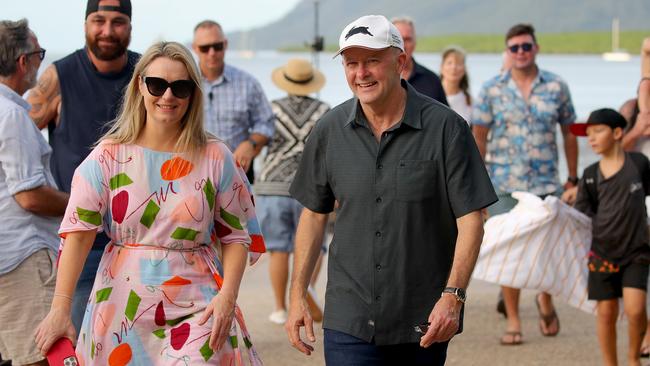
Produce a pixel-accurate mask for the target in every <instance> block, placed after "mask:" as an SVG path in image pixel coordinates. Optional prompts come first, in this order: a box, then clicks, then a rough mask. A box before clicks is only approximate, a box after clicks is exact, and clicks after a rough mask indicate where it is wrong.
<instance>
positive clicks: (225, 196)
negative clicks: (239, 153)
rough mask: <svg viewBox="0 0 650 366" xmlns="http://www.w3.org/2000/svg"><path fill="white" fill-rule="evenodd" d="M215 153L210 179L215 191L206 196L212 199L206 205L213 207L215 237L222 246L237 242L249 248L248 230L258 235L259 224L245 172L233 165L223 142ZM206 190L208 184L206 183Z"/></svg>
mask: <svg viewBox="0 0 650 366" xmlns="http://www.w3.org/2000/svg"><path fill="white" fill-rule="evenodd" d="M216 154H217V157H216V158H215V160H216V161H218V162H219V165H220V167H219V169H217V172H216V175H215V177H214V180H213V181H216V182H215V183H216V192H215V194H209V195H208V196H213V197H215V200H214V202H212V203H211V202H209V201H208V204H209V205H210V206H213V207H211V208H213V209H214V220H215V225H216V235H217V238H219V241H220V242H221V243H222V244H224V245H228V244H232V243H240V244H244V245H245V246H246V247H249V246H250V244H251V236H250V234H251V233H249V231H253V232H255V233H257V234H259V225H258V224H257V217H256V216H255V207H254V206H253V197H252V195H251V193H250V192H251V190H250V185H249V183H248V179H247V178H246V173H244V171H243V170H242V168H241V167H239V166H238V165H236V164H235V161H234V159H233V157H232V153H231V152H230V150H228V149H227V148H226V147H225V146H224V145H221V144H220V145H219V147H218V148H217V152H216ZM210 183H211V182H210ZM209 189H211V186H210V187H207V186H206V190H209ZM255 228H257V229H258V230H255Z"/></svg>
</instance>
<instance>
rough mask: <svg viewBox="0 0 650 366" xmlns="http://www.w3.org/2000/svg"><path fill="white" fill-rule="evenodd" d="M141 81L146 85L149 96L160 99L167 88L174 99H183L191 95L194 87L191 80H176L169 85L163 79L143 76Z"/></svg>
mask: <svg viewBox="0 0 650 366" xmlns="http://www.w3.org/2000/svg"><path fill="white" fill-rule="evenodd" d="M142 80H143V81H144V83H145V84H146V85H147V90H148V91H149V94H151V95H153V96H155V97H162V96H163V94H165V92H166V91H167V88H170V89H171V90H172V94H174V96H175V97H176V98H181V99H185V98H187V97H189V96H190V95H192V92H193V91H194V86H195V84H194V82H193V81H192V80H176V81H172V82H171V83H170V82H168V81H167V80H165V79H162V78H156V77H152V76H143V77H142Z"/></svg>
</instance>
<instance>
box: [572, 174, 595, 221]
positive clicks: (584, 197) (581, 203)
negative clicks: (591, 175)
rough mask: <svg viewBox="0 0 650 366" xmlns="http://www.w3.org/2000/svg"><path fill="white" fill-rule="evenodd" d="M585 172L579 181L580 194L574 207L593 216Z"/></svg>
mask: <svg viewBox="0 0 650 366" xmlns="http://www.w3.org/2000/svg"><path fill="white" fill-rule="evenodd" d="M584 176H585V173H584V172H583V173H582V178H580V181H579V182H578V195H577V197H576V203H575V204H574V205H573V207H574V208H575V209H576V210H578V211H580V212H582V213H584V214H585V215H587V216H589V217H592V216H593V215H594V212H593V210H592V209H591V201H590V200H589V194H588V193H587V185H586V183H585V178H584Z"/></svg>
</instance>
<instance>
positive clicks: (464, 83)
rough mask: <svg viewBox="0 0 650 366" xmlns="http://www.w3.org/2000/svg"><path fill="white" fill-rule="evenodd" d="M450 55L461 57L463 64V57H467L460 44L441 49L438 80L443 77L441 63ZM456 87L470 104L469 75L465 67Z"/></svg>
mask: <svg viewBox="0 0 650 366" xmlns="http://www.w3.org/2000/svg"><path fill="white" fill-rule="evenodd" d="M452 55H455V56H459V57H460V58H462V59H463V64H465V59H466V58H467V57H466V53H465V50H463V49H462V48H461V47H460V46H449V47H447V48H445V49H444V50H443V51H442V61H441V62H440V66H441V67H440V68H441V70H440V80H441V81H442V79H443V75H442V64H444V63H445V60H446V59H447V57H449V56H452ZM458 87H459V88H460V90H461V91H462V92H463V94H465V101H466V102H467V104H472V96H471V95H470V94H469V76H468V75H467V68H465V74H464V75H463V77H462V78H461V79H460V82H459V84H458Z"/></svg>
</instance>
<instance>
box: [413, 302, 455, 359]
mask: <svg viewBox="0 0 650 366" xmlns="http://www.w3.org/2000/svg"><path fill="white" fill-rule="evenodd" d="M462 305H463V304H462V303H461V302H460V301H458V300H456V298H455V297H454V296H449V295H443V296H442V297H440V300H438V302H437V303H436V305H435V306H434V307H433V310H431V314H429V323H431V324H430V325H429V329H428V330H427V333H426V334H425V335H423V336H422V338H420V347H424V348H427V347H429V346H430V345H431V344H432V343H436V342H446V341H448V340H450V339H451V338H452V337H453V336H454V335H455V334H456V332H457V331H458V327H459V326H460V310H461V308H462Z"/></svg>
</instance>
